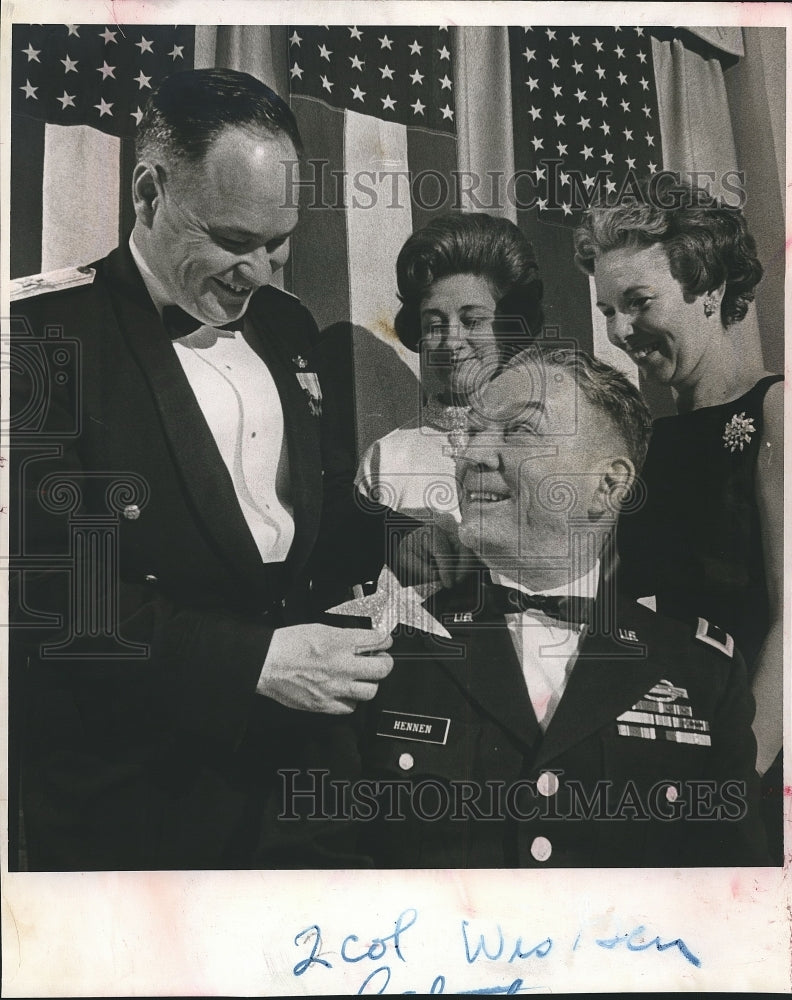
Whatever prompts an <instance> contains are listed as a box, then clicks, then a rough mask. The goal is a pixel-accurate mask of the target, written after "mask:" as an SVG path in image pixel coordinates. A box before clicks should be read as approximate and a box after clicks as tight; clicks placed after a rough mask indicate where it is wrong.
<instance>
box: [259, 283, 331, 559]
mask: <svg viewBox="0 0 792 1000" xmlns="http://www.w3.org/2000/svg"><path fill="white" fill-rule="evenodd" d="M262 293H263V294H262ZM278 306H279V303H278V299H277V293H273V292H269V293H267V290H264V289H262V292H260V293H258V295H257V296H255V297H254V299H253V300H252V301H251V303H250V308H249V309H248V313H247V319H248V322H247V323H246V325H245V336H246V337H247V338H248V343H250V345H251V347H252V348H253V349H254V350H255V351H256V353H257V354H258V355H259V357H261V358H262V359H263V360H264V362H265V363H266V365H267V367H268V368H269V370H270V372H271V373H272V377H273V379H274V380H275V384H276V386H277V388H278V393H279V394H280V400H281V406H282V408H283V420H284V429H285V435H286V447H287V449H288V454H289V485H290V488H291V502H292V506H293V510H294V542H293V543H292V547H291V550H290V552H289V557H288V560H287V566H288V567H289V568H290V569H291V570H292V572H294V573H296V572H298V571H299V569H300V568H301V567H302V566H303V565H304V563H305V561H306V559H307V558H308V556H309V555H310V553H311V550H312V548H313V546H314V543H315V542H316V537H317V535H318V532H319V520H320V517H321V512H322V455H321V442H320V430H321V418H320V417H315V416H313V415H312V414H311V411H310V408H309V406H308V401H307V399H306V396H305V393H304V392H303V389H302V387H301V386H300V383H299V382H298V380H297V372H298V371H299V369H298V367H297V365H296V363H295V361H294V358H295V357H296V356H297V355H298V354H299V353H300V341H299V340H297V339H296V338H295V331H294V330H293V329H291V326H293V323H294V320H293V319H291V318H289V317H288V316H286V315H285V314H284V315H281V310H280V309H279V308H278ZM291 338H295V339H291Z"/></svg>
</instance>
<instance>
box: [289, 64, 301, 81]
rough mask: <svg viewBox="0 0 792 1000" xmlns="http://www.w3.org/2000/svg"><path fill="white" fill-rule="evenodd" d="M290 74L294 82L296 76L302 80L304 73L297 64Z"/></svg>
mask: <svg viewBox="0 0 792 1000" xmlns="http://www.w3.org/2000/svg"><path fill="white" fill-rule="evenodd" d="M289 72H290V73H291V78H292V80H293V79H294V78H295V76H296V77H299V79H300V80H302V75H303V71H302V70H301V69H300V67H299V66H298V65H297V63H295V64H294V65H293V66H292V68H291V70H290V71H289Z"/></svg>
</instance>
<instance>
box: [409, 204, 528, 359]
mask: <svg viewBox="0 0 792 1000" xmlns="http://www.w3.org/2000/svg"><path fill="white" fill-rule="evenodd" d="M454 274H476V275H480V276H481V277H483V278H486V279H487V281H489V282H490V284H491V285H492V287H493V290H494V293H495V298H496V299H497V300H498V309H497V313H498V314H499V315H501V316H502V317H503V320H502V322H501V323H500V324H498V323H496V324H495V335H496V338H497V337H498V335H499V333H500V334H501V335H502V336H504V337H505V336H506V334H509V341H510V343H514V342H515V339H516V341H517V344H518V347H519V349H521V348H522V347H523V346H525V344H527V343H528V342H530V341H531V340H533V339H534V338H535V337H537V336H539V335H540V334H541V331H542V324H543V322H544V314H543V312H542V294H543V287H542V282H541V279H540V278H539V267H538V265H537V262H536V255H535V254H534V249H533V245H532V244H531V243H530V241H529V240H528V239H526V237H525V236H524V235H523V234H522V233H521V232H520V230H519V229H518V228H517V226H515V225H514V223H513V222H509V220H508V219H501V218H497V217H495V216H492V215H486V214H485V213H484V212H467V213H463V212H452V213H449V214H448V215H443V216H439V217H438V218H436V219H433V220H432V221H431V222H430V223H429V224H428V225H426V226H424V227H423V229H419V230H418V231H417V232H415V233H413V234H412V236H410V238H409V239H408V240H407V242H406V243H405V244H404V246H403V247H402V248H401V251H400V252H399V256H398V258H397V260H396V281H397V284H398V289H399V301H400V302H401V303H402V305H401V308H400V309H399V311H398V313H397V314H396V319H395V321H394V327H395V329H396V333H397V335H398V337H399V340H401V342H402V343H403V344H404V345H405V347H408V348H409V349H410V350H411V351H417V350H418V349H419V344H420V340H421V317H420V309H421V301H422V299H423V298H424V296H425V295H426V293H427V292H428V291H429V289H430V288H431V286H432V285H433V284H434V283H435V282H436V281H438V280H439V279H440V278H447V277H449V276H450V275H454ZM515 318H516V319H517V320H518V321H520V326H521V327H522V333H521V334H520V333H519V331H518V333H517V335H516V337H515V323H514V320H515ZM509 320H511V321H512V322H511V323H510V322H508V321H509ZM520 340H522V342H521V343H520Z"/></svg>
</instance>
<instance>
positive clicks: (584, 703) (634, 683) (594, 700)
mask: <svg viewBox="0 0 792 1000" xmlns="http://www.w3.org/2000/svg"><path fill="white" fill-rule="evenodd" d="M629 651H630V650H629V648H628V649H625V646H624V645H623V644H617V642H616V640H615V639H613V638H611V637H607V638H606V637H603V636H590V637H588V638H587V639H584V640H583V643H582V644H581V649H580V654H579V656H578V659H577V662H576V663H575V666H574V668H573V670H572V673H571V675H570V678H569V681H568V683H567V686H566V690H565V691H564V694H563V696H562V698H561V701H560V702H559V704H558V708H557V709H556V712H555V714H554V715H553V718H552V720H551V721H550V725H549V726H548V727H547V731H546V733H545V736H544V739H543V740H542V742H541V744H540V746H539V748H538V752H537V757H536V760H535V766H536V767H542V766H543V765H544V764H546V763H548V762H549V761H551V760H552V759H553V758H554V757H557V756H558V755H559V754H561V753H563V752H565V751H566V750H568V749H569V748H570V747H572V746H574V745H575V744H576V743H579V742H580V741H581V740H584V739H585V738H586V737H587V736H590V735H591V734H592V733H594V732H596V731H597V730H598V729H602V728H603V727H604V726H606V725H608V724H609V723H611V722H613V721H614V720H615V719H616V718H617V716H619V715H621V714H622V712H626V711H628V710H629V709H630V708H632V706H633V705H634V704H635V703H636V702H637V701H638V700H640V699H641V698H642V697H643V695H645V694H646V693H647V691H649V690H650V689H651V688H652V686H653V685H654V684H655V683H656V682H657V681H659V680H660V679H661V678H662V677H664V676H673V674H674V672H675V671H674V664H673V661H672V660H671V659H667V658H664V657H661V656H658V655H656V654H653V655H652V657H651V659H647V658H646V656H645V655H643V656H637V655H632V656H625V652H629ZM636 652H637V650H636Z"/></svg>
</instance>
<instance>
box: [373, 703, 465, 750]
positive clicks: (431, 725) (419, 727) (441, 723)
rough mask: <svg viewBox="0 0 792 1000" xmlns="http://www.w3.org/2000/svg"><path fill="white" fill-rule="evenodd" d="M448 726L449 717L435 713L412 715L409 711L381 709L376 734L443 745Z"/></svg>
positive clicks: (446, 737)
mask: <svg viewBox="0 0 792 1000" xmlns="http://www.w3.org/2000/svg"><path fill="white" fill-rule="evenodd" d="M450 728H451V720H450V719H441V718H439V717H438V716H436V715H412V714H411V713H409V712H391V711H388V710H387V709H383V710H382V711H381V712H380V717H379V723H378V724H377V736H390V737H391V738H392V739H395V740H416V741H417V742H419V743H439V744H440V745H441V746H444V745H445V742H446V740H447V739H448V730H449V729H450Z"/></svg>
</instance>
